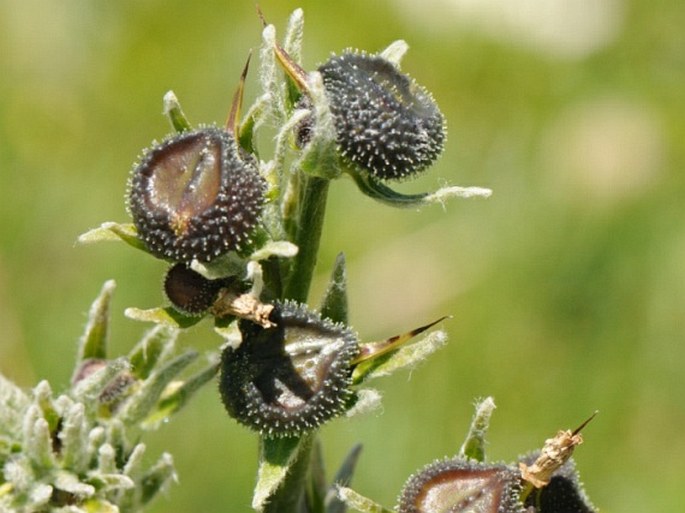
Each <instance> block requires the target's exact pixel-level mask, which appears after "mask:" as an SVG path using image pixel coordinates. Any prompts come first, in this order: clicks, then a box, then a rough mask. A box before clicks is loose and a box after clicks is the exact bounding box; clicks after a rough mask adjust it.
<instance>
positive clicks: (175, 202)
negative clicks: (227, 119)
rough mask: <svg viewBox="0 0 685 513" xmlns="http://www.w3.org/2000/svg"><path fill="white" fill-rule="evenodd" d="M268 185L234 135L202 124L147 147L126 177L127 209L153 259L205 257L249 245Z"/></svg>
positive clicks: (174, 259)
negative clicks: (128, 187) (240, 147)
mask: <svg viewBox="0 0 685 513" xmlns="http://www.w3.org/2000/svg"><path fill="white" fill-rule="evenodd" d="M264 191H265V181H264V179H263V178H262V177H261V176H260V174H259V171H258V169H257V167H256V165H255V163H254V160H253V159H252V157H251V156H249V155H247V154H246V153H244V152H242V150H240V149H239V147H238V144H237V143H236V141H235V137H234V136H233V135H232V134H231V133H229V132H227V131H225V130H221V129H218V128H214V127H205V128H201V129H199V130H194V131H191V132H185V133H182V134H180V135H177V136H175V137H172V138H169V139H167V140H165V141H164V142H162V143H161V144H157V145H155V146H153V147H152V148H151V149H149V150H147V151H146V152H145V154H144V155H143V157H142V158H141V160H140V162H139V163H138V164H137V165H136V167H135V169H134V170H133V175H132V177H131V180H130V192H129V210H130V212H131V215H132V217H133V223H134V224H135V226H136V228H137V229H138V235H139V237H140V238H141V239H142V240H143V242H144V243H145V246H146V247H147V249H148V251H150V253H152V254H153V255H155V256H157V257H160V258H164V259H167V260H171V261H174V262H186V263H189V262H191V261H192V260H193V259H196V260H198V261H200V262H209V261H210V260H212V259H214V258H216V257H218V256H220V255H222V254H224V253H227V252H228V251H232V250H238V249H240V248H241V247H242V245H244V244H245V243H246V242H248V241H249V239H250V235H251V233H252V232H253V230H254V228H255V226H256V225H257V222H258V220H259V216H260V214H261V210H262V203H263V196H264Z"/></svg>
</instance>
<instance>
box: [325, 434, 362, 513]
mask: <svg viewBox="0 0 685 513" xmlns="http://www.w3.org/2000/svg"><path fill="white" fill-rule="evenodd" d="M361 452H362V445H361V444H357V445H355V446H354V447H352V449H350V452H349V453H347V456H346V457H345V461H343V463H342V465H341V466H340V468H339V469H338V472H337V474H336V475H335V478H334V479H333V483H332V484H331V486H330V488H329V490H328V493H327V494H326V503H325V504H326V513H345V511H347V504H346V503H345V502H343V501H342V500H340V497H338V489H339V488H340V487H347V486H349V485H350V484H351V483H352V476H353V475H354V470H355V468H356V466H357V461H359V455H360V454H361Z"/></svg>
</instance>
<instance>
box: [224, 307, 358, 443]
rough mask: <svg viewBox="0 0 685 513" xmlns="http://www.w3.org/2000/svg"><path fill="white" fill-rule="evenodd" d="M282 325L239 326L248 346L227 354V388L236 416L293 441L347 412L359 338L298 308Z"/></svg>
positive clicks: (281, 318)
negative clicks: (352, 367) (270, 326)
mask: <svg viewBox="0 0 685 513" xmlns="http://www.w3.org/2000/svg"><path fill="white" fill-rule="evenodd" d="M270 319H271V321H272V322H274V323H275V324H276V326H275V327H272V328H263V327H261V326H259V325H257V324H254V323H252V322H249V321H245V320H243V321H241V322H240V324H239V327H240V332H241V334H242V343H241V344H240V346H239V347H238V348H237V349H233V348H231V347H227V348H226V349H225V350H224V352H223V355H222V362H221V375H220V381H219V389H220V392H221V396H222V399H223V402H224V405H225V406H226V410H227V411H228V413H229V415H231V416H232V417H234V418H235V419H236V420H238V421H239V422H241V423H242V424H245V425H247V426H248V427H250V428H252V429H254V430H257V431H259V432H261V433H262V434H263V435H265V436H271V437H281V436H293V435H296V434H298V433H301V432H303V431H307V430H309V429H313V428H315V427H317V426H319V425H320V424H322V423H323V422H325V421H327V420H329V419H331V418H332V417H335V416H337V415H339V414H341V413H342V412H343V411H344V408H345V405H346V403H347V401H348V399H350V397H351V394H352V392H351V391H350V389H349V386H350V372H351V362H352V359H353V358H354V357H355V356H356V354H357V351H358V342H357V338H356V336H355V335H354V333H353V332H352V331H351V330H350V329H349V328H347V327H345V326H343V325H341V324H335V323H333V322H332V321H330V320H328V319H321V317H320V316H318V315H317V314H315V313H313V312H311V311H309V310H308V309H307V308H306V306H304V305H299V304H297V303H294V302H284V303H279V304H277V305H275V308H274V310H273V312H272V314H271V317H270Z"/></svg>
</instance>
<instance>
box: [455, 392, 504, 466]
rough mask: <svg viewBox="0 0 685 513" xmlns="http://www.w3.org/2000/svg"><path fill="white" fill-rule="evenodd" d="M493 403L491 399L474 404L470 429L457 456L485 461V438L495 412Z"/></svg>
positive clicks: (487, 398)
mask: <svg viewBox="0 0 685 513" xmlns="http://www.w3.org/2000/svg"><path fill="white" fill-rule="evenodd" d="M495 408H496V406H495V401H494V400H493V399H492V397H486V398H485V399H483V400H481V401H478V402H477V403H476V411H475V413H474V415H473V419H472V420H471V427H470V428H469V432H468V434H467V435H466V439H465V440H464V443H463V444H462V446H461V449H460V450H459V456H460V457H462V458H469V459H472V460H476V461H479V462H481V463H482V462H484V461H485V443H486V442H485V436H486V435H487V432H488V428H489V427H490V417H491V416H492V412H493V411H494V410H495Z"/></svg>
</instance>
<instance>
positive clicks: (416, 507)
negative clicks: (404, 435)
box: [397, 458, 523, 513]
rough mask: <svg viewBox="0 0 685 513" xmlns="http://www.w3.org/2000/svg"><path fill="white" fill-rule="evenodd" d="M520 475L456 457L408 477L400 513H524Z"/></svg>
mask: <svg viewBox="0 0 685 513" xmlns="http://www.w3.org/2000/svg"><path fill="white" fill-rule="evenodd" d="M519 492H520V474H519V472H518V471H517V470H516V469H515V468H513V467H509V466H506V465H490V464H485V463H479V462H477V461H474V460H465V459H462V458H455V459H450V460H442V461H437V462H434V463H432V464H430V465H428V466H426V467H424V468H423V469H421V470H420V471H419V472H417V473H416V474H414V475H413V476H411V477H410V478H409V480H408V481H407V483H406V484H405V485H404V489H403V490H402V494H401V495H400V500H399V505H398V507H397V511H398V513H441V512H447V511H449V512H450V513H467V512H473V511H479V512H483V513H522V512H523V507H522V505H521V503H520V500H519Z"/></svg>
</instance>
